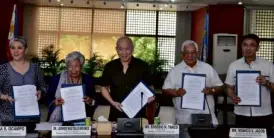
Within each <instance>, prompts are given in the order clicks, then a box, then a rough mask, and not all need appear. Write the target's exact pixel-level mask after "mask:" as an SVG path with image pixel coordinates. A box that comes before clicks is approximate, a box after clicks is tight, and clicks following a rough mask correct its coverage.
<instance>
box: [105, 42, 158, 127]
mask: <svg viewBox="0 0 274 138" xmlns="http://www.w3.org/2000/svg"><path fill="white" fill-rule="evenodd" d="M133 50H134V46H133V43H132V40H131V39H130V38H129V37H121V38H119V39H118V40H117V43H116V51H117V53H118V56H119V58H118V59H115V60H113V61H111V62H109V63H107V64H106V66H105V68H104V72H103V75H102V82H101V93H102V95H103V97H104V98H105V99H106V100H107V101H108V102H109V103H110V104H111V108H110V115H109V121H117V118H127V117H130V115H129V116H128V115H126V114H125V113H124V112H123V110H122V104H121V103H122V102H123V101H124V100H125V98H126V97H127V96H128V95H129V94H130V93H131V91H132V90H133V89H134V88H135V86H136V85H137V84H140V82H141V81H143V82H144V83H146V84H147V85H151V84H152V82H151V73H150V72H151V71H150V67H149V65H148V64H147V63H146V62H144V61H142V60H140V59H137V58H135V57H133V55H132V54H133ZM109 90H110V91H109ZM143 90H147V89H143ZM138 93H139V94H140V95H139V94H138ZM134 94H137V96H138V97H139V96H141V91H137V93H134ZM146 94H147V93H146V92H145V91H143V98H145V97H146V96H147V95H146ZM138 97H136V98H138ZM154 99H155V98H154V96H150V97H149V98H148V99H143V100H144V101H147V102H148V103H151V102H152V101H154ZM130 101H131V102H130V104H134V105H140V106H141V102H138V103H135V102H134V101H135V100H133V101H132V100H130ZM147 107H151V109H153V104H149V105H148V106H147ZM140 116H144V110H141V111H140V112H139V114H137V115H136V116H135V117H140ZM146 117H147V118H148V121H149V122H150V123H153V117H154V112H153V110H150V113H149V108H146Z"/></svg>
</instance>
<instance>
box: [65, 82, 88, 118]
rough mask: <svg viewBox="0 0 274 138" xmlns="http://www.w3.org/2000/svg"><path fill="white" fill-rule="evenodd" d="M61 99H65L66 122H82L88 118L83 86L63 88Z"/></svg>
mask: <svg viewBox="0 0 274 138" xmlns="http://www.w3.org/2000/svg"><path fill="white" fill-rule="evenodd" d="M61 97H62V98H63V99H64V104H63V105H62V113H63V120H64V121H72V120H80V119H85V118H86V117H87V116H86V108H85V103H84V101H83V97H84V92H83V86H82V85H78V86H70V87H65V88H61Z"/></svg>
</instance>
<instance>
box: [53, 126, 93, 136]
mask: <svg viewBox="0 0 274 138" xmlns="http://www.w3.org/2000/svg"><path fill="white" fill-rule="evenodd" d="M90 134H91V127H90V126H53V127H52V133H51V135H52V136H90Z"/></svg>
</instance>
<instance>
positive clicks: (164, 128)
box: [143, 124, 180, 135]
mask: <svg viewBox="0 0 274 138" xmlns="http://www.w3.org/2000/svg"><path fill="white" fill-rule="evenodd" d="M143 132H144V134H157V135H159V134H160V135H162V134H179V133H180V130H179V125H170V124H159V125H145V127H144V129H143Z"/></svg>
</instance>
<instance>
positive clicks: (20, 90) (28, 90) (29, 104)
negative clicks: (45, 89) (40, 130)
mask: <svg viewBox="0 0 274 138" xmlns="http://www.w3.org/2000/svg"><path fill="white" fill-rule="evenodd" d="M36 92H37V91H36V86H34V85H22V86H13V98H14V100H15V102H14V111H15V117H23V118H24V117H26V118H27V117H34V116H37V117H39V116H40V111H39V105H38V101H37V96H36Z"/></svg>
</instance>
